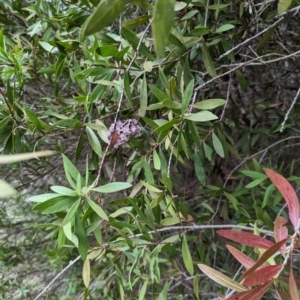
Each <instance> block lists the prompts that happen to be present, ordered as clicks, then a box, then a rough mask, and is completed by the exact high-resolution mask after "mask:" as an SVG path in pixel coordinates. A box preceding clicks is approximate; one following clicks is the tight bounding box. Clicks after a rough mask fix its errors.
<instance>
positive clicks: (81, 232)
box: [75, 213, 88, 260]
mask: <svg viewBox="0 0 300 300" xmlns="http://www.w3.org/2000/svg"><path fill="white" fill-rule="evenodd" d="M75 235H76V236H77V238H78V250H79V253H80V255H81V258H82V259H83V260H85V259H86V257H87V251H88V243H87V239H86V233H85V229H84V226H83V224H82V222H81V219H80V217H79V214H78V213H76V214H75Z"/></svg>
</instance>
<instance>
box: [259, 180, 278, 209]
mask: <svg viewBox="0 0 300 300" xmlns="http://www.w3.org/2000/svg"><path fill="white" fill-rule="evenodd" d="M274 189H275V185H274V184H273V183H272V184H270V185H269V186H268V187H267V189H266V191H265V195H264V200H263V202H262V205H261V208H264V207H266V206H267V205H268V201H269V199H270V196H271V194H272V193H273V191H274Z"/></svg>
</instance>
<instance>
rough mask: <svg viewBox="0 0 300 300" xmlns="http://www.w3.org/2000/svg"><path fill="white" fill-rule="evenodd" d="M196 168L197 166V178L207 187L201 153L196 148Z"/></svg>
mask: <svg viewBox="0 0 300 300" xmlns="http://www.w3.org/2000/svg"><path fill="white" fill-rule="evenodd" d="M194 166H195V171H196V176H197V178H198V180H199V182H200V183H201V184H203V185H205V184H206V176H205V171H204V168H203V164H202V159H201V156H200V153H199V151H198V149H197V148H195V152H194Z"/></svg>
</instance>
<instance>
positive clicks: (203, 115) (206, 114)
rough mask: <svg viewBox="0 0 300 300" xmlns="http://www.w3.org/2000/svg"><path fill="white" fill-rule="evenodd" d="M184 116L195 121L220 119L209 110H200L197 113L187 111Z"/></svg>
mask: <svg viewBox="0 0 300 300" xmlns="http://www.w3.org/2000/svg"><path fill="white" fill-rule="evenodd" d="M183 118H184V119H187V120H190V121H194V122H207V121H212V120H217V119H218V117H217V116H216V115H214V114H213V113H211V112H210V111H207V110H204V111H200V112H198V113H195V114H191V113H186V114H184V116H183Z"/></svg>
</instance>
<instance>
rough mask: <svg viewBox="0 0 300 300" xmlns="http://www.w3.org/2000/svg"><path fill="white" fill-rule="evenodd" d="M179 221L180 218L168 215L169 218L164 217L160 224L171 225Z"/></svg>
mask: <svg viewBox="0 0 300 300" xmlns="http://www.w3.org/2000/svg"><path fill="white" fill-rule="evenodd" d="M180 222H181V220H180V219H179V218H175V217H169V218H165V219H163V220H161V222H160V225H162V226H172V225H176V224H178V223H180Z"/></svg>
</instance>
